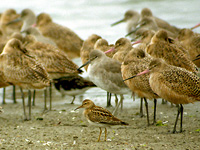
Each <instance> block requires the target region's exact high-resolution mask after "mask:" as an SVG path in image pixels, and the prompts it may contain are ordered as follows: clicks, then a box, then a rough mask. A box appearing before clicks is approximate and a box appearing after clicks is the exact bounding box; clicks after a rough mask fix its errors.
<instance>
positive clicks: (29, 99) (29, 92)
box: [28, 90, 31, 120]
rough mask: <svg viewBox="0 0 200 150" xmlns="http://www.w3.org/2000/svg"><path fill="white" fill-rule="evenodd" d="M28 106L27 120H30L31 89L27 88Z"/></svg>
mask: <svg viewBox="0 0 200 150" xmlns="http://www.w3.org/2000/svg"><path fill="white" fill-rule="evenodd" d="M28 107H29V116H28V120H31V90H28Z"/></svg>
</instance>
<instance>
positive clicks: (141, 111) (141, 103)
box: [140, 98, 144, 118]
mask: <svg viewBox="0 0 200 150" xmlns="http://www.w3.org/2000/svg"><path fill="white" fill-rule="evenodd" d="M143 116H144V114H143V98H141V99H140V117H141V118H142V117H143Z"/></svg>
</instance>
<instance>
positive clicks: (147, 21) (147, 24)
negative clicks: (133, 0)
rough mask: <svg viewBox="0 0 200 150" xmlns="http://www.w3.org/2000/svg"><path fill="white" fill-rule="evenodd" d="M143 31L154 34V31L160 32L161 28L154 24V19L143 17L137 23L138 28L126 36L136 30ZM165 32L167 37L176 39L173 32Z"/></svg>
mask: <svg viewBox="0 0 200 150" xmlns="http://www.w3.org/2000/svg"><path fill="white" fill-rule="evenodd" d="M144 29H146V30H153V31H155V32H156V31H158V30H160V29H162V28H159V27H158V25H157V23H156V21H155V19H154V18H153V17H150V16H145V17H143V18H141V20H140V21H139V23H138V27H137V28H136V29H135V30H133V31H131V32H129V33H128V34H127V35H126V36H128V35H130V34H133V33H135V32H136V31H138V30H144ZM162 30H165V29H162ZM165 31H166V32H167V33H168V35H169V36H170V37H172V38H176V35H175V34H174V33H173V32H170V31H168V30H165Z"/></svg>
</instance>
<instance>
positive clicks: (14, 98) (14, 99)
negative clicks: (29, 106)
mask: <svg viewBox="0 0 200 150" xmlns="http://www.w3.org/2000/svg"><path fill="white" fill-rule="evenodd" d="M15 93H16V90H15V85H13V95H12V96H13V103H14V104H16V103H17V101H16V94H15Z"/></svg>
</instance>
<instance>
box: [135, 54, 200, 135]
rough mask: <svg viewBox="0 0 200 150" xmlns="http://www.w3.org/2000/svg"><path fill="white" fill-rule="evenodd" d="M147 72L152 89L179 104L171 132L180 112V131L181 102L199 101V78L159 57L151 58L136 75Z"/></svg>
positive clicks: (174, 130) (162, 96)
mask: <svg viewBox="0 0 200 150" xmlns="http://www.w3.org/2000/svg"><path fill="white" fill-rule="evenodd" d="M149 72H150V78H149V83H150V86H151V88H152V90H153V91H154V92H155V93H156V94H158V95H159V96H160V97H161V98H163V99H165V100H167V101H169V102H171V103H174V104H180V106H179V107H178V114H177V117H176V121H175V125H174V129H173V133H175V132H176V124H177V121H178V117H179V114H181V124H180V132H182V131H183V130H182V119H183V106H182V104H188V103H194V102H195V101H200V78H199V77H198V76H196V75H195V74H193V73H192V72H190V71H187V70H186V69H184V68H180V67H176V66H172V65H169V64H167V63H166V62H165V61H164V60H163V59H160V58H157V59H153V60H152V61H151V63H150V64H149V67H148V69H147V70H145V71H143V72H141V73H139V74H137V75H136V76H139V75H143V74H146V73H149Z"/></svg>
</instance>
